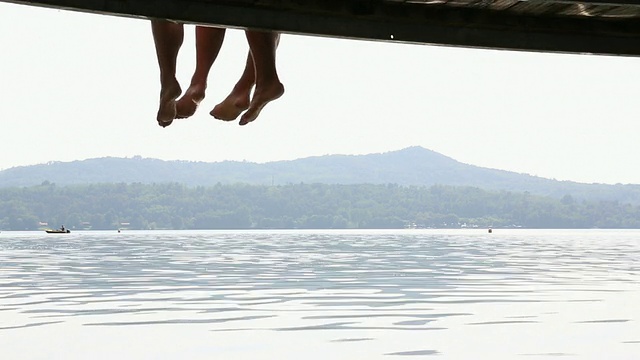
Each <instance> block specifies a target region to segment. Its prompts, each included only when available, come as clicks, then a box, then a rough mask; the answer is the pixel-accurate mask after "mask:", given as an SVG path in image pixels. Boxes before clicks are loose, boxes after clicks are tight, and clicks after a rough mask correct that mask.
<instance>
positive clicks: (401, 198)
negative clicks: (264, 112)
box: [0, 182, 640, 230]
mask: <svg viewBox="0 0 640 360" xmlns="http://www.w3.org/2000/svg"><path fill="white" fill-rule="evenodd" d="M62 224H64V225H65V227H67V228H70V229H94V230H109V229H117V228H128V229H176V230H179V229H350V228H354V229H365V228H369V229H380V228H389V229H395V228H406V227H418V228H422V227H424V228H459V227H464V226H467V227H476V226H477V227H496V228H499V227H523V228H594V227H597V228H640V207H638V206H633V205H630V204H621V203H618V202H616V201H597V202H595V201H577V200H575V199H574V198H573V197H572V196H571V195H566V196H564V197H563V198H562V199H554V198H549V197H542V196H536V195H532V194H529V193H514V192H508V191H486V190H482V189H479V188H474V187H456V186H444V185H435V186H428V187H427V186H400V185H394V184H387V185H374V184H359V185H328V184H304V183H301V184H290V185H280V186H259V185H247V184H242V183H238V184H233V185H223V184H217V185H215V186H210V187H204V186H197V187H189V186H185V185H181V184H177V183H167V184H151V185H149V184H140V183H133V184H125V183H119V184H90V185H70V186H56V185H55V184H53V183H49V182H44V183H42V184H41V185H39V186H32V187H12V188H3V189H0V229H2V230H38V229H41V228H43V227H58V226H60V225H62Z"/></svg>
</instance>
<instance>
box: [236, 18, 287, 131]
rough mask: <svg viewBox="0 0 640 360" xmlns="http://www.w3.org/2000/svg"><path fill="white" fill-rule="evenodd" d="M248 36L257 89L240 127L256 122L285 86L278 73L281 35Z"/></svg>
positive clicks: (260, 32)
mask: <svg viewBox="0 0 640 360" xmlns="http://www.w3.org/2000/svg"><path fill="white" fill-rule="evenodd" d="M246 35H247V41H248V42H249V48H250V50H251V56H252V57H253V63H254V68H255V74H256V89H255V91H254V93H253V97H252V98H251V102H250V103H249V108H248V109H247V111H246V112H245V113H244V114H242V117H241V118H240V125H246V124H248V123H250V122H252V121H253V120H255V119H256V118H257V117H258V115H260V111H262V109H263V108H264V106H265V105H267V104H268V103H269V102H271V101H273V100H275V99H277V98H279V97H280V96H282V94H283V93H284V86H283V85H282V83H281V82H280V79H279V78H278V73H277V71H276V48H277V46H278V42H279V40H280V34H279V33H275V32H262V31H253V30H247V31H246Z"/></svg>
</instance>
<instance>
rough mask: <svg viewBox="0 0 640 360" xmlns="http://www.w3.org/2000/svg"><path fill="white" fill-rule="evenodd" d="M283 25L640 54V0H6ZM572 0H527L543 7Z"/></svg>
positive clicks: (329, 32)
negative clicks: (499, 2) (586, 8)
mask: <svg viewBox="0 0 640 360" xmlns="http://www.w3.org/2000/svg"><path fill="white" fill-rule="evenodd" d="M0 1H3V2H11V3H17V4H24V5H32V6H45V7H51V8H57V9H67V10H75V11H84V12H93V13H99V14H105V15H116V16H129V17H136V18H144V19H149V18H163V19H171V20H175V21H180V22H185V23H191V24H203V25H215V26H226V27H236V28H255V29H265V30H275V31H280V32H283V33H294V34H305V35H317V36H329V37H340V38H350V39H368V40H377V41H390V42H407V43H419V44H437V45H450V46H463V47H476V48H489V49H508V50H523V51H542V52H563V53H590V54H604V55H625V56H639V55H640V19H639V18H638V17H637V16H636V15H634V14H636V13H638V12H639V10H638V9H639V8H640V0H612V2H607V1H595V0H586V1H581V2H579V3H580V4H583V3H586V4H592V5H593V6H597V5H603V4H604V6H609V7H614V6H615V7H617V8H616V9H617V10H618V12H620V13H622V14H623V15H624V14H625V11H626V13H627V14H629V16H619V17H610V16H566V15H562V14H559V13H557V12H553V11H547V12H544V11H541V12H538V13H534V12H526V11H524V12H516V11H511V10H508V9H507V10H496V9H495V8H492V7H490V6H487V7H481V6H471V5H470V6H454V5H449V4H448V3H442V4H430V3H427V2H421V1H415V2H406V1H393V0H387V1H385V0H219V1H216V0H33V1H25V0H0ZM522 3H523V4H525V2H522ZM576 3H578V2H575V1H569V0H559V1H537V2H535V3H534V2H526V4H540V6H542V7H544V6H545V5H547V4H548V5H549V7H550V9H553V8H552V7H551V5H554V6H556V7H557V5H558V4H568V5H571V4H576Z"/></svg>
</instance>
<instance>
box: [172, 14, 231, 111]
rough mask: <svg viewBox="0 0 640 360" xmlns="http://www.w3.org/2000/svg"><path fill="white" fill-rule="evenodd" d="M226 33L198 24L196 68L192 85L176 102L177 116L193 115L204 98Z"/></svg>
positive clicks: (220, 29) (222, 30) (221, 29)
mask: <svg viewBox="0 0 640 360" xmlns="http://www.w3.org/2000/svg"><path fill="white" fill-rule="evenodd" d="M224 34H225V29H223V28H216V27H206V26H196V69H195V71H194V73H193V76H192V77H191V85H189V88H188V89H187V91H186V92H185V93H184V95H183V96H182V97H181V98H180V100H178V101H177V102H176V112H177V114H176V118H178V119H184V118H188V117H189V116H191V115H193V114H194V113H195V112H196V109H197V107H198V104H200V102H201V101H202V100H203V99H204V96H205V90H206V89H207V78H208V77H209V71H210V70H211V66H213V63H214V61H215V60H216V58H217V57H218V53H220V48H221V47H222V42H223V40H224Z"/></svg>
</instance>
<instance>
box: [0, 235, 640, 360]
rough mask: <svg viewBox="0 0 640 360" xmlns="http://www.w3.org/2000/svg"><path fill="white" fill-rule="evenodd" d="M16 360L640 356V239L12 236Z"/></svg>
mask: <svg viewBox="0 0 640 360" xmlns="http://www.w3.org/2000/svg"><path fill="white" fill-rule="evenodd" d="M0 358H1V359H65V360H68V359H136V360H139V359H234V360H235V359H252V360H255V359H367V360H369V359H411V360H413V359H422V358H429V359H431V358H439V359H492V360H496V359H537V358H552V359H556V358H576V359H624V360H627V359H640V231H605V230H588V231H582V230H579V231H578V230H576V231H574V230H560V231H557V230H554V231H550V230H549V231H543V230H501V229H497V230H494V232H493V233H492V234H488V233H487V232H486V229H476V230H471V229H465V230H395V231H200V232H195V231H157V232H142V231H139V232H138V231H123V232H122V233H117V232H115V231H113V232H91V231H87V232H80V231H78V232H73V233H71V234H64V235H54V234H45V233H44V232H2V233H0Z"/></svg>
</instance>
